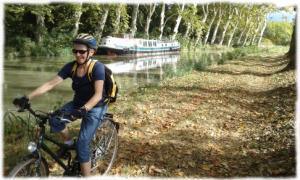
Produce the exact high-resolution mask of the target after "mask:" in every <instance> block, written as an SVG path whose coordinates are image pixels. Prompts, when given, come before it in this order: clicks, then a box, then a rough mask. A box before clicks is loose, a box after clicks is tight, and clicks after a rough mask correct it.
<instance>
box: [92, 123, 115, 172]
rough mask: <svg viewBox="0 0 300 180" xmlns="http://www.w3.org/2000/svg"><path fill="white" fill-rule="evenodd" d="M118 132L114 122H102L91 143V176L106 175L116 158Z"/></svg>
mask: <svg viewBox="0 0 300 180" xmlns="http://www.w3.org/2000/svg"><path fill="white" fill-rule="evenodd" d="M117 149H118V132H117V128H116V124H115V122H113V121H111V120H108V119H106V120H104V122H103V123H102V124H101V125H100V126H99V128H98V129H97V132H96V133H95V136H94V138H93V141H92V143H91V153H92V154H91V161H92V174H95V175H97V174H100V175H106V174H107V173H108V172H109V171H110V169H111V167H112V165H113V163H114V160H115V158H116V155H117Z"/></svg>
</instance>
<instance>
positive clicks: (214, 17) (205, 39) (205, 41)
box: [203, 8, 217, 45]
mask: <svg viewBox="0 0 300 180" xmlns="http://www.w3.org/2000/svg"><path fill="white" fill-rule="evenodd" d="M216 16H217V12H216V11H215V8H214V15H213V17H212V19H211V21H210V23H209V25H208V28H207V32H206V34H205V37H204V41H203V44H204V45H205V44H207V40H208V37H209V34H210V29H211V26H212V24H213V23H214V21H215V19H216Z"/></svg>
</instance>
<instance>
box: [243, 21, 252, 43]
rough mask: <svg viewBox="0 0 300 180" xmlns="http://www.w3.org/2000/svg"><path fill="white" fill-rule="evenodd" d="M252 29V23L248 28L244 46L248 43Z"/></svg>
mask: <svg viewBox="0 0 300 180" xmlns="http://www.w3.org/2000/svg"><path fill="white" fill-rule="evenodd" d="M251 29H252V26H251V25H250V27H249V28H248V31H247V32H246V35H245V39H244V42H243V44H242V46H245V45H246V43H247V40H248V37H249V33H250V31H251Z"/></svg>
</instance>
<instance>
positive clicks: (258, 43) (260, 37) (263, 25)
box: [257, 16, 267, 46]
mask: <svg viewBox="0 0 300 180" xmlns="http://www.w3.org/2000/svg"><path fill="white" fill-rule="evenodd" d="M266 27H267V16H265V18H264V21H263V24H262V28H261V31H260V34H259V38H258V42H257V46H260V43H261V40H262V37H263V34H264V32H265V29H266Z"/></svg>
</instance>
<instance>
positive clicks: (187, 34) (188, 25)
mask: <svg viewBox="0 0 300 180" xmlns="http://www.w3.org/2000/svg"><path fill="white" fill-rule="evenodd" d="M196 7H197V4H194V8H196ZM196 12H197V11H194V12H193V16H195V14H196ZM191 27H192V23H191V22H188V23H187V27H186V30H185V33H184V36H183V37H184V38H187V37H188V36H189V33H190V30H191Z"/></svg>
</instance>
